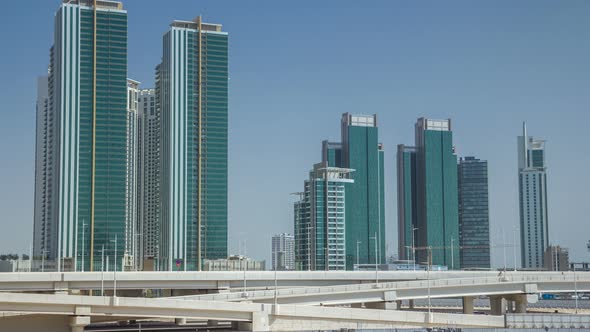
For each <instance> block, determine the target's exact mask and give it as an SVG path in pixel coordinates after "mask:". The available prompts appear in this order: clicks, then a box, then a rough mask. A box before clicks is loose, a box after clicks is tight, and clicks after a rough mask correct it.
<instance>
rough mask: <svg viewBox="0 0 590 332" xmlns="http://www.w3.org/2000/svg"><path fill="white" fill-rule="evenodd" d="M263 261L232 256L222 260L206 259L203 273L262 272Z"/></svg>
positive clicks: (264, 267) (263, 267) (264, 265)
mask: <svg viewBox="0 0 590 332" xmlns="http://www.w3.org/2000/svg"><path fill="white" fill-rule="evenodd" d="M264 270H266V262H265V261H256V260H253V259H250V258H248V257H246V256H242V255H233V256H229V257H227V258H222V259H206V260H204V263H203V271H264Z"/></svg>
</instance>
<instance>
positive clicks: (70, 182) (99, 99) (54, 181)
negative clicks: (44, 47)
mask: <svg viewBox="0 0 590 332" xmlns="http://www.w3.org/2000/svg"><path fill="white" fill-rule="evenodd" d="M54 36H55V37H54V40H55V42H54V45H53V47H52V48H51V58H50V65H49V78H48V95H49V98H48V115H49V117H50V119H49V122H50V123H51V126H53V127H52V129H53V130H51V131H50V136H51V138H50V141H51V147H50V149H51V154H50V155H51V159H48V160H50V162H49V163H48V164H47V165H46V166H44V167H46V169H47V170H48V172H47V173H46V174H47V175H46V176H45V177H44V178H43V177H41V178H39V179H38V181H43V182H45V183H46V186H45V189H46V192H48V193H50V194H51V195H50V196H51V201H47V204H45V207H44V208H43V209H39V211H37V210H36V212H35V213H37V212H39V213H43V214H44V215H45V218H44V219H45V222H44V223H42V225H36V226H35V228H37V229H38V228H42V229H45V230H47V232H44V234H43V237H44V240H43V241H40V240H36V241H35V244H34V246H35V250H34V251H35V252H36V253H38V255H39V254H40V255H42V256H43V258H44V260H45V259H46V258H49V261H53V263H50V264H52V265H51V266H54V267H55V269H57V270H61V271H73V270H76V271H93V270H95V271H96V270H100V269H101V268H102V267H103V266H104V264H105V263H106V262H102V261H101V257H102V252H103V248H104V256H105V257H110V265H111V266H109V269H110V270H113V269H115V268H116V269H117V270H121V269H122V263H123V259H122V258H123V256H124V254H125V250H124V249H125V238H126V236H125V235H126V234H125V226H126V225H125V222H126V211H127V210H126V208H127V207H126V173H127V151H126V149H127V12H126V11H125V10H124V9H123V5H122V3H120V2H115V1H90V0H67V1H64V2H63V3H62V4H61V6H60V8H59V10H58V11H57V13H56V15H55V29H54ZM37 158H40V156H39V155H38V156H37ZM39 197H43V195H39ZM46 197H48V196H47V195H46ZM42 210H43V211H42ZM36 220H41V219H40V218H36ZM49 241H53V242H52V243H49ZM38 255H37V256H38ZM36 258H37V259H38V258H39V257H36Z"/></svg>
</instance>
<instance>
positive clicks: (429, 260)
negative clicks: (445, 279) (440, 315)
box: [426, 246, 432, 321]
mask: <svg viewBox="0 0 590 332" xmlns="http://www.w3.org/2000/svg"><path fill="white" fill-rule="evenodd" d="M431 264H432V246H428V267H427V270H426V281H427V284H428V319H429V321H430V310H431V309H430V308H431V303H430V266H431Z"/></svg>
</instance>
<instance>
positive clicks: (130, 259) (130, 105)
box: [123, 79, 141, 270]
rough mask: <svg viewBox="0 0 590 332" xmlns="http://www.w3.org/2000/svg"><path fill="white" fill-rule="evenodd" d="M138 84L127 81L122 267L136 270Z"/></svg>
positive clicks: (138, 254) (138, 259) (138, 257)
mask: <svg viewBox="0 0 590 332" xmlns="http://www.w3.org/2000/svg"><path fill="white" fill-rule="evenodd" d="M138 97H139V82H137V81H134V80H132V79H127V173H126V183H127V186H126V189H125V199H126V204H125V256H124V260H123V261H124V264H123V267H124V268H126V269H129V270H130V269H134V270H138V269H140V267H141V254H140V251H139V246H138V243H137V242H138V241H137V240H138V238H139V235H140V234H141V230H140V224H139V218H138V212H139V207H138V204H139V203H140V202H139V201H138V199H137V195H138V191H139V184H138V179H139V161H140V160H139V107H138Z"/></svg>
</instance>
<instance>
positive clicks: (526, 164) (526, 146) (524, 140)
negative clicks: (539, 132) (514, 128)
mask: <svg viewBox="0 0 590 332" xmlns="http://www.w3.org/2000/svg"><path fill="white" fill-rule="evenodd" d="M528 142H529V139H528V137H527V134H526V121H523V122H522V144H523V148H524V149H523V152H524V167H525V168H526V167H529V144H528Z"/></svg>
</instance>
